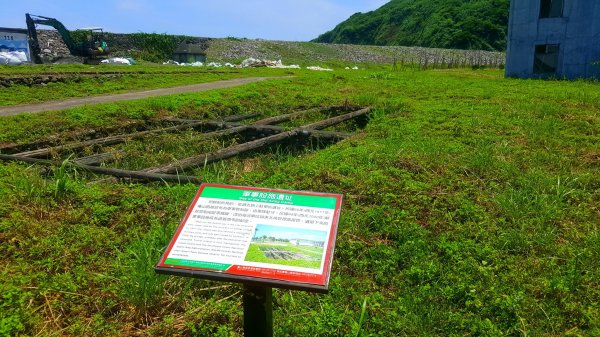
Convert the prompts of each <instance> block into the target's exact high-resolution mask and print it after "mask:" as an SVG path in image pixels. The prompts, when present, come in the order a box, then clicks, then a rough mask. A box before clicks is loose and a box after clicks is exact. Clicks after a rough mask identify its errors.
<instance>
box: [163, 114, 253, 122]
mask: <svg viewBox="0 0 600 337" xmlns="http://www.w3.org/2000/svg"><path fill="white" fill-rule="evenodd" d="M258 116H260V113H250V114H245V115H235V116H229V117H224V118H223V120H222V121H223V122H239V121H242V120H245V119H250V118H254V117H258ZM166 120H167V121H170V122H175V123H202V122H206V120H203V119H186V118H168V119H166ZM212 121H213V122H217V120H212Z"/></svg>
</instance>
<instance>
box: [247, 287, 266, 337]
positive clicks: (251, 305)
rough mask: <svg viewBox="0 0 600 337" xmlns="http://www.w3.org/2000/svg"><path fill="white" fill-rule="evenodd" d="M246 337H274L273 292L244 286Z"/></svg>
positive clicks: (263, 288)
mask: <svg viewBox="0 0 600 337" xmlns="http://www.w3.org/2000/svg"><path fill="white" fill-rule="evenodd" d="M243 298H244V336H245V337H273V291H272V290H271V288H269V287H261V286H254V285H247V284H245V285H244V295H243Z"/></svg>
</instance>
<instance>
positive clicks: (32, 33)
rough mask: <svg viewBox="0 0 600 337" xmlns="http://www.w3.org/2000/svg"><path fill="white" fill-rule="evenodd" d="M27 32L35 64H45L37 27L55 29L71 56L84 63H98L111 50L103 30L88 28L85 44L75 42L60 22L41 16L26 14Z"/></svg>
mask: <svg viewBox="0 0 600 337" xmlns="http://www.w3.org/2000/svg"><path fill="white" fill-rule="evenodd" d="M25 21H26V22H27V31H28V33H29V45H30V47H31V51H32V54H33V57H32V58H33V61H34V63H43V61H42V58H41V57H40V54H41V48H40V44H39V41H38V37H37V30H36V27H35V26H36V25H44V26H50V27H53V28H55V29H56V30H57V31H58V33H59V34H60V36H61V37H62V39H63V41H64V42H65V44H66V45H67V48H69V51H70V53H71V55H73V56H79V57H82V58H83V59H84V63H98V62H99V60H101V59H103V58H105V56H106V55H108V54H109V52H110V50H109V48H108V45H107V44H106V41H104V32H103V31H102V28H87V29H85V30H86V39H85V41H83V42H75V41H74V40H73V37H72V36H71V33H70V32H69V30H68V29H67V28H66V27H65V25H63V24H62V23H61V22H60V21H58V20H56V19H54V18H49V17H45V16H41V15H33V14H29V13H27V14H25Z"/></svg>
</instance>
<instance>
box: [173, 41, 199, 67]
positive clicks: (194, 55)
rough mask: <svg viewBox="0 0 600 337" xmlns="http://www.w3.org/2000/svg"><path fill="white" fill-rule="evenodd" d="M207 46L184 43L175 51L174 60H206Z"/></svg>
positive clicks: (181, 61) (192, 61) (190, 61)
mask: <svg viewBox="0 0 600 337" xmlns="http://www.w3.org/2000/svg"><path fill="white" fill-rule="evenodd" d="M205 49H206V46H204V45H203V44H193V43H182V44H180V45H179V47H177V49H176V50H175V52H174V53H173V60H175V61H177V62H180V63H194V62H202V63H205V62H206V53H205V52H204V50H205Z"/></svg>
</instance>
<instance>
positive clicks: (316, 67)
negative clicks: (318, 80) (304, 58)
mask: <svg viewBox="0 0 600 337" xmlns="http://www.w3.org/2000/svg"><path fill="white" fill-rule="evenodd" d="M306 69H308V70H316V71H333V69H330V68H321V67H319V66H311V67H306Z"/></svg>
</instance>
